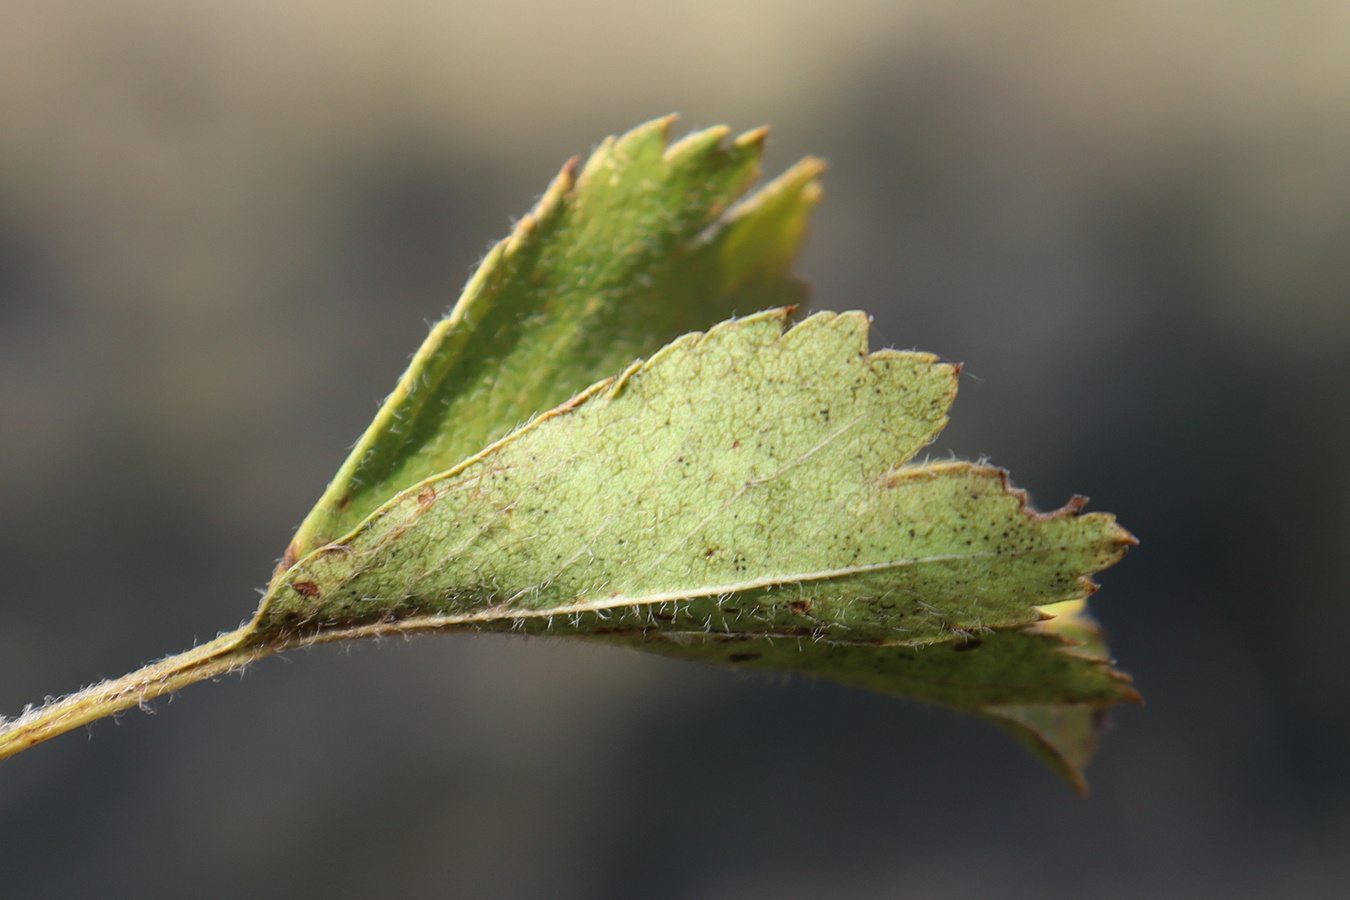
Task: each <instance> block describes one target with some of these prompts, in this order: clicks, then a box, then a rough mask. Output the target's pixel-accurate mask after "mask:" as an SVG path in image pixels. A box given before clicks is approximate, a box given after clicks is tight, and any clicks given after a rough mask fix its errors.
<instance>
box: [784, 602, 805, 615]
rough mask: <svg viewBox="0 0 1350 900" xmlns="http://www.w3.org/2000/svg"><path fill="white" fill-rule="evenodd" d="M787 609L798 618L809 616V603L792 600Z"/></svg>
mask: <svg viewBox="0 0 1350 900" xmlns="http://www.w3.org/2000/svg"><path fill="white" fill-rule="evenodd" d="M788 609H790V610H792V611H793V612H794V613H796V614H797V615H799V616H809V615H811V601H810V600H793V601H792V602H791V603H789V604H788Z"/></svg>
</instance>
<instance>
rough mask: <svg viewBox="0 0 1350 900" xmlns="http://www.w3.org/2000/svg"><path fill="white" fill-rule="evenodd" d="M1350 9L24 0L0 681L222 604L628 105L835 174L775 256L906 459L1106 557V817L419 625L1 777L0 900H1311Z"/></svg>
mask: <svg viewBox="0 0 1350 900" xmlns="http://www.w3.org/2000/svg"><path fill="white" fill-rule="evenodd" d="M1348 44H1350V6H1348V5H1347V4H1345V3H1344V2H1340V0H1327V2H1322V0H1296V2H1284V3H1270V2H1252V3H1232V2H1219V0H1192V2H1188V3H1184V4H1182V3H1168V2H1139V0H1130V2H1126V0H1100V2H1095V3H1090V4H1084V3H1078V2H1073V0H1053V2H1051V0H1023V2H1017V3H1007V2H995V0H969V2H960V0H956V2H953V0H834V2H831V3H806V2H792V0H715V2H713V0H691V2H683V3H668V4H654V3H650V4H649V3H634V2H616V0H572V2H570V3H567V4H561V3H555V4H546V3H538V2H529V0H496V2H493V3H486V2H453V3H448V2H441V3H434V2H425V0H381V2H356V0H323V2H317V0H292V2H288V3H284V4H277V3H271V2H261V0H233V2H229V3H227V2H223V0H214V2H211V0H197V2H183V0H178V2H167V0H124V2H119V3H115V4H114V3H97V2H92V0H91V2H74V0H7V2H6V3H5V4H4V6H3V9H0V509H2V510H3V515H0V711H3V712H5V713H7V714H11V715H12V714H15V713H17V712H18V711H19V710H20V709H21V708H22V707H23V705H24V704H25V703H27V702H30V701H38V700H40V699H41V698H42V696H43V695H44V694H47V693H51V694H57V693H64V692H67V691H69V690H72V689H75V688H78V687H80V686H81V685H84V684H87V683H90V682H92V681H94V680H96V679H98V678H101V677H105V676H116V675H120V674H122V673H123V672H125V671H127V670H129V669H131V668H134V667H136V666H138V665H140V664H141V663H143V662H145V661H147V660H150V659H153V658H156V657H158V656H161V655H164V654H166V653H169V652H174V651H178V650H181V649H185V648H186V647H188V646H189V645H191V644H192V643H193V642H194V641H202V640H206V639H209V638H211V637H213V636H214V635H215V634H216V633H217V631H220V630H225V629H229V628H233V627H234V626H235V625H236V624H237V623H238V622H239V621H241V620H242V619H244V618H246V617H247V616H248V615H249V614H250V613H251V611H252V609H253V606H254V603H255V600H256V597H255V594H254V588H256V587H258V586H260V585H262V584H263V583H265V581H266V580H267V578H268V576H269V573H270V570H271V567H272V563H273V561H274V560H275V559H276V557H277V556H279V555H280V552H281V550H282V549H283V548H284V546H285V544H286V542H287V540H288V538H289V536H290V534H291V531H292V530H293V528H294V527H295V526H296V525H297V524H298V523H299V522H300V520H301V518H302V517H303V516H304V514H305V513H306V512H307V510H308V509H309V507H310V505H311V504H312V503H313V501H314V500H315V499H316V498H317V497H318V495H319V493H320V491H321V490H322V488H323V486H324V484H325V482H326V480H327V479H328V477H329V476H330V475H331V474H332V473H333V471H334V470H335V469H336V467H337V465H338V463H339V462H340V461H341V459H342V458H343V457H344V456H345V453H346V448H347V447H348V446H350V444H351V442H352V441H353V440H354V439H355V438H356V437H357V435H358V434H360V432H361V431H362V430H363V428H364V427H365V425H366V423H367V422H368V421H369V419H370V417H371V415H372V414H373V413H374V411H375V408H376V404H377V403H378V401H379V400H380V399H381V398H382V397H383V396H384V394H385V393H386V392H387V391H388V390H389V389H390V388H391V387H392V385H393V383H394V381H395V379H396V378H397V376H398V374H399V373H400V371H401V370H402V367H403V365H404V363H405V361H406V359H407V357H408V355H409V354H410V353H411V352H412V351H413V349H414V348H415V347H416V346H417V344H418V343H419V342H420V341H421V339H422V337H423V336H424V335H425V332H426V328H427V326H428V323H429V322H431V321H433V320H435V319H436V318H438V317H439V316H440V314H441V313H442V312H443V311H444V310H445V309H446V308H447V307H448V306H449V305H450V303H451V302H453V300H454V298H455V296H456V295H457V293H458V290H459V288H460V286H461V285H462V284H463V282H464V281H465V279H466V278H467V277H468V275H469V274H470V272H471V270H472V268H473V265H474V264H475V262H476V261H477V260H478V259H479V258H480V256H481V255H482V253H483V252H484V251H485V250H486V248H487V247H488V246H489V244H490V242H491V241H492V240H493V239H496V238H498V237H501V236H503V235H504V234H505V233H506V232H507V230H508V229H509V227H510V224H511V221H512V216H519V215H520V214H522V213H523V212H525V211H526V210H527V209H528V208H529V206H530V205H531V204H532V202H533V200H534V198H535V197H536V196H537V195H538V194H539V193H540V192H542V190H543V189H544V186H545V185H546V183H547V182H548V180H549V178H550V177H551V176H552V175H553V174H554V172H555V171H556V170H557V168H558V167H559V166H560V165H561V164H562V162H563V161H564V160H565V159H567V158H568V157H569V156H571V155H574V154H578V153H586V152H588V151H589V150H590V148H591V147H593V146H594V144H595V143H596V142H597V141H598V140H599V139H600V138H601V137H603V136H604V135H606V134H609V133H613V132H617V131H622V130H625V129H626V128H628V127H630V126H632V125H634V124H636V123H638V122H640V121H643V120H645V119H649V118H652V117H654V116H657V115H661V114H664V113H667V112H679V113H681V114H682V119H681V121H680V123H679V124H678V125H677V128H676V131H677V132H679V133H683V132H684V131H686V130H689V129H692V128H695V127H698V126H705V125H711V124H716V123H719V122H727V123H729V124H731V125H732V126H733V127H734V128H736V129H737V130H743V129H748V128H751V127H754V126H756V125H759V124H761V123H765V122H767V123H771V124H772V125H773V127H774V131H773V136H772V138H771V141H770V152H769V156H768V160H767V165H766V171H767V172H768V173H770V174H773V173H776V172H777V171H778V170H781V169H782V168H784V167H785V166H787V165H788V164H790V163H791V162H792V161H794V160H795V159H796V158H798V157H799V156H801V155H803V154H805V153H815V154H819V155H822V156H824V157H826V158H827V159H828V160H829V161H830V163H831V167H832V168H831V171H830V173H829V175H828V176H827V179H826V189H827V198H826V201H825V203H824V205H823V206H822V207H821V208H820V210H819V213H818V215H817V217H816V219H815V226H814V229H813V234H812V237H811V239H810V242H809V245H808V249H807V252H806V254H805V256H804V258H803V260H802V262H801V265H800V270H801V271H802V272H803V274H804V275H805V276H806V277H807V278H808V279H809V280H810V281H811V283H812V284H813V286H814V303H815V304H816V305H817V306H818V307H821V308H829V309H848V308H861V309H865V310H868V311H869V312H871V313H872V314H874V316H875V318H876V331H875V333H876V341H877V343H878V344H879V345H880V344H885V345H891V346H897V347H904V348H908V347H917V348H921V349H925V350H930V351H933V352H936V353H939V354H941V355H943V356H944V357H946V358H949V359H953V360H959V361H963V362H964V363H965V364H966V369H965V372H966V374H965V375H964V376H963V378H962V394H961V397H960V398H959V399H958V401H957V406H956V410H955V413H954V418H953V421H952V425H951V426H950V428H949V429H948V431H947V432H946V434H945V435H944V436H943V438H942V439H941V441H940V444H939V445H938V447H937V448H936V449H937V451H938V452H940V453H946V452H948V451H951V452H955V453H956V454H958V455H960V456H964V457H968V458H977V457H988V458H989V459H990V460H991V461H992V462H994V463H996V464H999V465H1003V466H1006V467H1008V468H1010V469H1011V470H1012V472H1013V476H1014V479H1015V480H1016V481H1017V482H1018V483H1019V484H1021V485H1023V486H1025V487H1027V488H1028V489H1030V490H1031V492H1032V494H1033V496H1034V498H1035V499H1036V501H1037V502H1038V504H1039V505H1040V506H1041V507H1042V508H1045V509H1048V508H1053V507H1056V506H1059V505H1060V504H1061V503H1063V502H1064V501H1065V500H1066V499H1067V498H1068V497H1069V495H1070V494H1072V493H1074V492H1081V493H1085V494H1089V495H1091V497H1092V498H1093V508H1095V509H1105V510H1110V511H1113V512H1115V513H1117V514H1118V515H1119V516H1120V519H1121V521H1122V523H1123V524H1125V525H1126V526H1127V527H1129V528H1130V529H1132V530H1133V531H1134V532H1136V533H1137V534H1138V535H1139V537H1140V538H1141V541H1142V544H1141V546H1140V547H1139V548H1138V549H1137V550H1135V551H1134V552H1132V553H1131V554H1130V555H1129V557H1128V558H1127V559H1126V560H1125V561H1124V562H1123V563H1122V564H1121V565H1120V566H1119V567H1118V568H1117V569H1115V570H1112V571H1110V572H1107V573H1105V575H1104V576H1103V577H1102V578H1101V581H1102V582H1103V583H1104V585H1105V588H1104V590H1103V591H1102V592H1101V593H1099V594H1098V595H1097V596H1096V598H1095V599H1094V601H1093V602H1094V608H1095V610H1096V611H1097V613H1098V615H1099V617H1100V618H1101V619H1102V620H1103V621H1104V623H1105V624H1106V626H1107V628H1108V630H1109V631H1110V632H1111V633H1112V635H1113V643H1112V647H1113V649H1114V651H1115V652H1116V653H1117V655H1118V657H1119V659H1120V665H1121V667H1122V668H1124V669H1125V670H1127V671H1129V672H1132V673H1133V674H1134V675H1135V677H1136V683H1137V686H1138V687H1139V688H1140V689H1141V691H1142V692H1143V693H1144V695H1145V696H1146V698H1147V700H1148V702H1149V705H1148V707H1147V708H1145V709H1142V710H1136V709H1126V710H1123V711H1120V712H1118V713H1117V715H1116V716H1115V720H1116V726H1117V727H1116V730H1115V731H1114V732H1113V733H1111V734H1110V735H1108V736H1107V738H1106V740H1105V742H1104V747H1103V750H1102V752H1101V754H1100V756H1099V757H1098V759H1097V761H1096V762H1095V764H1094V765H1093V766H1092V768H1091V769H1090V770H1089V778H1090V780H1091V782H1092V785H1093V796H1092V798H1091V799H1090V800H1087V801H1080V800H1078V799H1076V798H1075V797H1074V796H1073V795H1072V793H1071V792H1070V790H1069V789H1068V788H1066V787H1065V786H1064V785H1062V784H1060V783H1058V782H1057V781H1056V780H1055V779H1054V777H1053V776H1052V775H1051V774H1050V772H1049V771H1047V770H1045V769H1044V768H1043V767H1041V766H1040V765H1039V764H1038V763H1036V762H1035V761H1034V760H1033V759H1031V758H1030V756H1028V755H1027V754H1025V753H1024V752H1023V751H1022V750H1021V749H1020V748H1018V747H1017V746H1015V745H1014V744H1013V743H1012V742H1011V741H1009V740H1007V739H1006V738H1005V737H1004V736H1002V735H1001V734H998V733H995V732H994V731H993V730H992V729H990V728H988V727H986V726H984V725H981V724H979V723H976V722H972V721H967V720H964V719H960V718H958V717H957V716H955V715H954V714H950V713H947V712H944V711H941V710H932V709H927V708H922V707H919V706H916V705H913V704H906V703H903V702H900V701H896V700H893V699H888V698H885V697H879V696H870V695H867V694H864V693H860V692H855V691H850V690H846V689H843V688H838V687H834V686H831V685H827V684H816V683H809V682H807V681H805V680H801V679H796V678H783V679H778V680H775V679H771V678H764V677H749V676H746V675H744V674H740V673H735V672H729V671H723V670H720V669H716V668H709V667H700V666H697V665H693V664H687V663H680V662H675V661H669V660H662V659H656V658H648V657H644V656H640V655H637V654H632V653H625V652H622V651H619V650H614V649H607V648H600V647H590V646H574V645H567V644H562V643H556V642H547V641H524V640H513V639H507V638H485V637H444V638H426V639H421V640H417V641H413V642H411V643H409V644H407V645H401V644H400V645H397V646H394V645H358V646H353V647H350V648H345V649H341V648H325V649H321V650H315V651H313V652H310V653H307V654H296V655H294V656H293V657H291V658H289V659H287V660H268V661H266V662H265V663H263V664H260V665H258V666H256V667H255V668H254V669H252V670H250V671H249V672H248V673H247V674H246V675H245V676H244V677H242V678H236V677H231V678H227V679H224V681H225V682H227V683H224V684H219V685H215V686H199V687H194V688H192V689H190V690H188V691H186V692H184V693H183V694H181V695H179V696H177V697H174V698H173V700H172V702H166V701H161V702H159V703H157V704H156V712H157V713H158V714H157V715H155V716H153V717H151V716H147V715H142V714H141V713H138V712H134V711H133V712H130V713H128V714H126V715H124V716H122V717H121V719H120V721H119V722H118V723H117V724H114V723H113V722H111V721H105V722H101V723H98V724H97V725H96V726H94V727H93V728H91V729H89V730H88V731H87V732H85V731H80V732H77V733H74V734H70V735H66V736H65V737H63V738H61V739H58V740H56V741H54V742H53V743H51V744H49V745H47V746H44V747H42V748H40V749H38V750H35V751H32V752H30V753H25V754H22V755H21V756H19V757H16V758H14V759H11V760H7V761H5V762H4V763H2V764H0V885H3V892H4V894H5V895H6V896H12V897H16V898H18V897H22V898H70V897H99V898H178V897H184V896H191V897H199V898H235V897H243V896H247V897H251V898H258V900H263V898H274V897H275V898H283V897H284V898H302V897H303V898H307V897H315V898H368V897H400V898H403V897H407V898H423V897H426V898H431V897H464V898H478V897H483V898H489V897H491V898H523V900H529V898H602V900H608V898H613V900H627V898H658V900H676V898H691V900H694V898H696V900H759V898H764V900H768V898H773V900H796V898H818V897H820V898H823V897H849V898H861V900H871V898H893V897H894V898H909V897H914V898H937V900H942V898H965V897H999V898H1003V897H1008V898H1023V897H1026V898H1094V900H1095V898H1103V900H1105V898H1133V897H1142V896H1147V897H1150V898H1173V897H1176V898H1182V897H1184V898H1210V897H1212V898H1225V900H1231V898H1257V897H1279V898H1305V897H1306V898H1322V897H1328V898H1330V897H1341V896H1344V891H1345V888H1344V884H1345V883H1346V880H1347V878H1350V715H1347V711H1348V710H1350V667H1348V666H1347V665H1346V663H1345V658H1346V655H1347V649H1346V648H1347V641H1348V640H1350V596H1347V587H1346V584H1347V576H1350V552H1348V551H1347V549H1346V548H1347V545H1348V542H1350V474H1347V473H1350V467H1348V466H1347V450H1348V449H1350V446H1348V445H1350V406H1348V404H1347V398H1348V397H1350V53H1347V52H1346V47H1347V45H1348Z"/></svg>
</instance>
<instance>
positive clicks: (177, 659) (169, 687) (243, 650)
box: [0, 625, 285, 759]
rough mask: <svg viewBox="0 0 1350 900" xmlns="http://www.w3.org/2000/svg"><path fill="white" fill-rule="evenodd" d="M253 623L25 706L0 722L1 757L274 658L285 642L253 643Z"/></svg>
mask: <svg viewBox="0 0 1350 900" xmlns="http://www.w3.org/2000/svg"><path fill="white" fill-rule="evenodd" d="M251 632H252V626H251V625H245V626H244V627H242V628H240V629H239V630H237V631H232V632H230V633H229V634H223V635H221V636H220V637H218V638H216V639H215V640H214V641H211V642H210V643H207V644H202V645H201V646H200V647H194V648H192V649H191V650H188V651H186V652H184V653H179V654H178V655H176V656H170V657H168V658H166V659H162V660H160V661H159V662H155V663H151V664H150V665H148V666H145V667H144V668H142V669H138V670H136V671H135V672H132V673H130V674H128V675H123V676H122V677H121V678H117V679H114V680H111V681H104V682H102V683H100V684H96V685H93V686H91V687H87V688H85V689H84V690H82V691H77V692H76V693H74V694H70V695H68V696H65V697H61V698H59V699H56V700H51V701H49V702H48V703H46V704H45V705H43V706H41V707H39V708H37V709H28V710H25V711H24V713H23V715H21V716H19V717H18V718H16V719H9V720H0V759H3V758H4V757H6V756H13V755H14V754H15V753H18V752H19V751H21V750H27V749H28V748H29V747H32V746H33V745H34V744H40V743H42V742H43V741H45V740H47V739H48V738H53V737H56V736H57V735H58V734H64V733H65V732H67V731H70V730H72V729H75V728H78V727H80V726H81V725H86V724H88V723H90V722H93V721H95V720H96V719H101V718H103V717H104V716H109V715H112V714H113V713H117V712H120V711H121V710H124V709H128V708H130V707H132V706H139V705H141V704H143V703H146V702H147V701H150V700H153V699H154V698H156V697H159V696H161V695H162V694H168V693H171V692H173V691H176V690H178V689H179V688H183V687H187V686H188V685H189V684H193V683H195V682H198V681H203V680H205V679H207V678H215V677H216V676H218V675H224V674H225V673H227V672H232V671H234V670H236V669H240V668H242V667H244V666H246V665H248V664H249V663H251V662H253V661H254V660H256V659H261V658H263V657H265V656H271V655H272V654H274V653H277V652H279V651H280V650H283V649H285V647H284V646H273V645H269V644H256V643H249V642H248V641H247V638H248V637H249V635H250V633H251Z"/></svg>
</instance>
